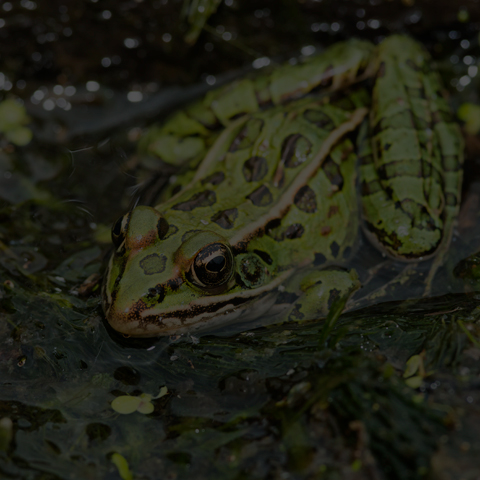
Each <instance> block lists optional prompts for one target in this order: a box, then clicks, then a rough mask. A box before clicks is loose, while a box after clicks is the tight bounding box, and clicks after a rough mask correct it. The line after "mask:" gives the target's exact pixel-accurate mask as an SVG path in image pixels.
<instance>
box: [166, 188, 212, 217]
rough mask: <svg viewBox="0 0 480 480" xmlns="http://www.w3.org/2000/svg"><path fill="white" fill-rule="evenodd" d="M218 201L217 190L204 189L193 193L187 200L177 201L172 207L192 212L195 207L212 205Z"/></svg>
mask: <svg viewBox="0 0 480 480" xmlns="http://www.w3.org/2000/svg"><path fill="white" fill-rule="evenodd" d="M216 201H217V197H216V195H215V192H213V191H212V190H204V191H203V192H198V193H195V194H194V195H192V196H191V197H190V198H189V199H188V200H186V201H185V202H180V203H177V204H176V205H174V206H173V207H172V209H173V210H181V211H183V212H191V211H192V210H193V209H195V208H199V207H211V206H212V205H214V204H215V202H216Z"/></svg>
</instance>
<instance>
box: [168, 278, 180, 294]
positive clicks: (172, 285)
mask: <svg viewBox="0 0 480 480" xmlns="http://www.w3.org/2000/svg"><path fill="white" fill-rule="evenodd" d="M182 283H183V280H182V279H181V278H180V277H177V278H171V279H170V280H168V281H167V283H166V284H165V285H166V287H167V288H169V289H170V290H171V291H172V292H176V291H177V290H178V289H179V288H180V286H181V285H182Z"/></svg>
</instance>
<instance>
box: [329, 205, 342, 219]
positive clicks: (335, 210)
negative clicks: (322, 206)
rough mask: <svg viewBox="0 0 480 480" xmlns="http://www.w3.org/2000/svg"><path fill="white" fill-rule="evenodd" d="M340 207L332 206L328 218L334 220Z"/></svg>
mask: <svg viewBox="0 0 480 480" xmlns="http://www.w3.org/2000/svg"><path fill="white" fill-rule="evenodd" d="M339 210H340V209H339V208H338V205H330V208H329V209H328V213H327V218H332V217H333V216H334V215H336V214H337V213H338V212H339Z"/></svg>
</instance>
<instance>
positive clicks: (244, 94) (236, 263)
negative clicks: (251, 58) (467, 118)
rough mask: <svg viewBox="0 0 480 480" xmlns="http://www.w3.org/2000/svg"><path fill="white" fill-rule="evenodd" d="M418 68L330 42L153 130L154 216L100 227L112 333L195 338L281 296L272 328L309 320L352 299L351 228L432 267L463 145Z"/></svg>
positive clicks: (430, 76)
mask: <svg viewBox="0 0 480 480" xmlns="http://www.w3.org/2000/svg"><path fill="white" fill-rule="evenodd" d="M430 63H431V59H430V57H429V55H428V53H427V52H426V51H425V50H424V48H423V47H422V46H421V45H419V44H418V43H416V42H414V41H413V40H411V39H410V38H407V37H401V36H394V37H390V38H388V39H386V40H385V41H384V42H383V43H381V44H380V45H379V46H377V47H375V46H373V45H372V44H370V43H369V42H366V41H360V40H352V41H348V42H344V43H338V44H335V45H334V46H332V47H331V48H329V49H327V50H326V51H325V52H324V53H322V54H321V55H318V56H315V57H311V58H308V59H307V60H306V61H304V62H299V63H298V64H296V65H291V64H287V65H284V66H281V67H278V68H276V69H272V70H271V71H270V73H268V74H264V75H263V76H258V77H255V78H253V79H243V80H239V81H236V82H234V83H232V84H229V85H227V86H225V87H222V88H219V89H217V90H213V91H211V92H209V93H208V94H207V95H206V96H205V97H204V98H203V99H201V100H200V101H198V102H196V103H194V104H192V105H190V106H189V107H187V108H186V109H185V110H182V111H179V112H177V113H176V114H174V115H173V117H171V118H170V119H169V120H168V121H167V122H166V123H165V124H163V125H162V126H161V127H153V128H151V129H150V131H149V132H148V133H147V134H146V136H145V137H144V139H143V141H142V144H141V146H140V148H143V150H144V151H145V150H147V151H148V153H149V154H155V155H157V156H159V157H160V158H161V160H162V161H163V162H166V163H170V164H173V165H175V166H176V167H178V168H179V172H180V173H179V175H178V176H177V177H176V179H175V181H172V184H171V185H170V186H169V187H168V188H167V191H166V192H164V193H163V197H162V199H161V200H159V204H158V205H156V206H154V207H150V206H137V207H136V208H134V209H133V210H132V211H130V212H128V213H127V214H125V215H124V216H123V217H122V218H120V219H119V220H118V221H117V222H116V223H115V225H114V226H113V228H112V238H113V243H114V248H115V251H114V253H113V255H112V257H111V259H110V262H109V265H108V269H107V272H106V274H105V282H104V288H103V296H104V298H103V305H104V310H105V314H106V317H107V319H108V322H109V323H110V324H111V325H112V327H113V328H114V329H116V330H118V331H119V332H122V333H124V334H126V335H132V336H138V337H149V336H156V335H172V334H178V333H185V332H197V331H199V330H208V329H213V328H218V327H219V326H221V325H227V324H233V323H238V322H242V321H244V320H245V319H247V318H250V317H251V318H254V317H257V318H258V317H260V316H262V315H265V313H266V312H268V311H270V310H271V309H274V307H275V305H277V304H278V303H279V302H280V301H283V303H284V304H287V303H288V302H287V301H285V299H286V298H288V299H289V302H290V307H289V308H290V309H289V310H288V311H286V313H285V318H289V319H290V320H293V319H301V318H307V317H308V318H319V317H322V316H324V315H325V314H326V313H327V312H328V310H329V307H330V305H331V304H332V301H333V300H334V299H335V298H337V297H339V296H342V295H349V294H350V293H351V292H353V291H355V290H356V289H357V288H358V287H359V280H358V277H357V273H356V272H355V270H353V269H351V270H348V266H347V263H346V261H347V260H348V259H349V257H350V256H351V255H352V253H353V252H354V251H355V246H356V244H358V238H359V226H360V225H361V226H362V228H363V229H364V231H365V232H366V235H367V237H368V239H369V240H370V241H371V242H373V244H375V245H376V246H377V247H378V248H380V249H381V250H382V251H384V252H385V253H386V254H388V255H389V256H391V257H394V258H395V259H398V260H404V261H415V262H417V261H420V260H423V259H426V258H429V257H431V256H433V255H437V258H438V257H439V256H440V257H441V256H442V255H444V253H445V251H446V249H447V247H448V244H449V242H450V238H451V233H452V227H453V223H454V222H455V219H456V216H457V213H458V207H459V200H460V198H459V197H460V190H461V181H462V161H463V160H462V149H463V147H462V138H461V134H460V131H459V128H458V126H457V124H456V123H454V122H453V120H452V116H451V113H450V109H449V106H448V104H447V102H446V100H445V99H444V97H443V88H442V85H441V82H440V79H439V75H438V74H437V73H436V72H435V71H432V70H431V69H430ZM430 280H431V278H430V279H429V280H428V281H427V283H428V282H429V281H430ZM279 299H280V300H279ZM282 299H283V300H282ZM285 308H287V307H285Z"/></svg>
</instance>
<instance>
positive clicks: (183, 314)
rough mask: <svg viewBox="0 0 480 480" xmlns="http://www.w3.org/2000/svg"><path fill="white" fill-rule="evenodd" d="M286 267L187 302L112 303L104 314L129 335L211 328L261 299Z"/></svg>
mask: <svg viewBox="0 0 480 480" xmlns="http://www.w3.org/2000/svg"><path fill="white" fill-rule="evenodd" d="M292 273H293V269H290V270H287V271H285V272H283V273H282V274H281V275H279V276H278V277H277V278H275V280H273V281H272V282H270V283H268V284H266V285H262V286H261V287H258V288H252V289H250V290H240V291H237V292H233V293H229V294H228V293H227V294H222V295H212V296H207V297H201V298H198V299H196V300H194V301H192V302H191V303H189V304H188V305H185V306H183V307H182V306H177V307H175V308H170V309H165V308H162V305H161V304H158V305H155V306H151V307H149V306H148V305H147V304H146V303H145V302H144V301H143V300H142V299H140V300H138V301H137V302H135V303H134V304H133V305H132V306H131V307H129V308H128V309H125V310H124V311H119V310H118V309H117V308H115V304H113V305H111V307H110V308H109V309H108V312H107V314H106V317H107V320H108V322H109V323H110V325H111V326H112V327H113V328H114V329H115V330H117V331H118V332H120V333H123V334H124V335H128V336H132V337H154V336H160V335H176V334H181V333H186V332H192V331H200V330H211V329H212V328H214V327H218V326H220V325H225V324H228V323H230V322H233V321H234V320H236V319H238V317H239V316H240V315H243V314H244V313H245V310H246V308H248V305H249V304H250V303H252V302H253V301H257V300H259V301H261V300H262V299H264V298H265V297H266V296H267V295H268V294H269V293H272V292H273V291H276V290H277V288H278V287H280V285H281V284H282V282H284V281H285V280H286V279H287V278H288V277H289V276H290V275H291V274H292Z"/></svg>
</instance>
